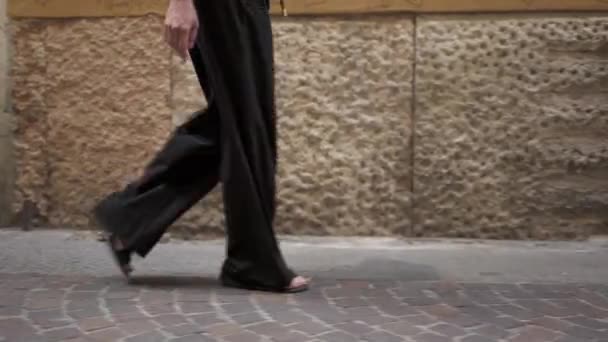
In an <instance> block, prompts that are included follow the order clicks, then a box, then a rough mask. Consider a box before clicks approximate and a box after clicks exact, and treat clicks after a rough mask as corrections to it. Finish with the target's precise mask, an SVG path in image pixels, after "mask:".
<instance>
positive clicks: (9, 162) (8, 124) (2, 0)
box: [0, 0, 15, 226]
mask: <svg viewBox="0 0 608 342" xmlns="http://www.w3.org/2000/svg"><path fill="white" fill-rule="evenodd" d="M8 53H9V47H8V39H7V30H6V0H0V226H2V225H7V224H9V223H10V222H9V219H10V217H9V216H10V215H9V212H10V203H11V201H12V198H11V196H12V194H13V189H12V186H13V182H14V177H13V176H14V171H15V170H14V161H13V148H12V140H13V139H12V133H13V132H12V131H13V127H12V119H13V118H12V116H11V115H9V114H8V113H6V109H8V103H7V100H8V84H9V82H8Z"/></svg>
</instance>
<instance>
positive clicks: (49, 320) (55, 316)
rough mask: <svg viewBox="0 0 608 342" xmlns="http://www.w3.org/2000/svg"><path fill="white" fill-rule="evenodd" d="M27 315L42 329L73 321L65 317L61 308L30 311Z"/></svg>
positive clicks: (64, 324) (57, 326)
mask: <svg viewBox="0 0 608 342" xmlns="http://www.w3.org/2000/svg"><path fill="white" fill-rule="evenodd" d="M27 316H28V317H29V319H30V320H31V321H32V322H33V323H34V324H35V325H37V326H39V327H40V328H42V329H50V328H59V327H65V326H66V325H70V324H72V323H73V322H74V321H73V320H72V319H71V318H70V317H66V316H65V315H64V314H63V311H62V310H46V311H31V312H28V314H27Z"/></svg>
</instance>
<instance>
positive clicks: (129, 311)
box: [0, 230, 608, 342]
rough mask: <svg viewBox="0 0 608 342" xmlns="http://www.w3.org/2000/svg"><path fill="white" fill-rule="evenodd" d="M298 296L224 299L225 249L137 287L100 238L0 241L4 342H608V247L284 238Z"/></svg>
mask: <svg viewBox="0 0 608 342" xmlns="http://www.w3.org/2000/svg"><path fill="white" fill-rule="evenodd" d="M283 248H284V251H285V254H286V255H287V258H288V260H289V262H290V264H291V265H292V266H293V267H294V268H295V269H296V270H298V271H303V272H304V274H305V275H311V276H313V277H314V279H315V280H314V286H313V288H312V290H311V291H309V292H306V293H302V294H297V295H274V294H267V293H250V292H246V291H237V290H230V289H225V288H222V287H220V286H218V284H217V281H216V280H215V279H214V278H215V275H216V274H217V272H218V268H219V265H220V264H221V261H222V258H223V253H224V245H223V242H222V241H221V240H220V241H208V242H179V241H171V242H169V243H167V244H163V245H160V246H158V248H157V249H155V251H154V253H152V254H151V255H150V257H148V258H146V260H136V262H135V267H136V269H137V271H136V273H135V276H134V278H133V280H132V282H131V283H130V284H129V283H127V282H125V281H124V279H123V278H121V277H119V276H118V275H117V273H118V272H117V270H116V268H115V266H114V265H113V263H112V261H111V258H110V257H109V255H108V253H107V250H106V248H105V246H104V245H103V244H102V243H100V242H98V241H96V240H95V238H94V236H93V237H92V236H90V235H88V236H87V234H84V236H83V235H82V234H81V233H74V232H69V231H32V232H19V231H15V230H0V342H9V341H10V342H12V341H23V342H38V341H72V342H77V341H128V342H137V341H141V342H155V341H220V342H239V341H294V342H297V341H316V342H320V341H373V342H384V341H409V342H435V341H439V342H442V341H455V342H484V341H487V342H503V341H504V342H513V341H517V342H550V341H556V342H579V341H597V342H601V341H606V342H608V267H606V260H608V241H606V240H597V241H591V242H581V243H578V242H577V243H535V242H525V243H523V242H489V241H486V242H482V241H479V242H471V241H469V242H463V241H460V242H442V241H430V242H425V241H400V240H391V239H388V240H382V239H372V240H366V239H354V240H353V239H350V240H349V239H345V238H340V239H331V238H323V239H314V238H312V239H311V238H295V237H291V238H288V239H284V240H283Z"/></svg>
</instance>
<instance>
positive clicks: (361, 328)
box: [335, 322, 373, 336]
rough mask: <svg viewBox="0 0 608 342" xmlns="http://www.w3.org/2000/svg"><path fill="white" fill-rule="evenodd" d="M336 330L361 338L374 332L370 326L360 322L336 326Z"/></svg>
mask: <svg viewBox="0 0 608 342" xmlns="http://www.w3.org/2000/svg"><path fill="white" fill-rule="evenodd" d="M335 328H336V329H339V330H343V331H345V332H347V333H349V334H351V335H355V336H360V335H365V334H367V333H370V332H371V331H373V329H372V328H370V326H369V325H367V324H363V323H359V322H347V323H341V324H336V325H335Z"/></svg>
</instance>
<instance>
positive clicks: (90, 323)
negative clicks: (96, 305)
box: [78, 317, 115, 332]
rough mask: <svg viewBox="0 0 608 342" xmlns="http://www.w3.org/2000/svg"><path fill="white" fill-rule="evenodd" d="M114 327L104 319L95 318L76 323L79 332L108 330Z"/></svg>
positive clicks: (112, 323)
mask: <svg viewBox="0 0 608 342" xmlns="http://www.w3.org/2000/svg"><path fill="white" fill-rule="evenodd" d="M114 325H115V323H114V322H111V321H109V320H107V319H106V318H102V317H96V318H86V319H83V320H81V321H79V322H78V326H79V327H80V329H81V330H83V331H85V332H90V331H95V330H101V329H105V328H110V327H113V326H114Z"/></svg>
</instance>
